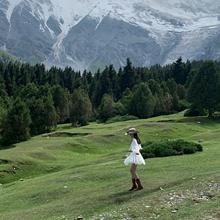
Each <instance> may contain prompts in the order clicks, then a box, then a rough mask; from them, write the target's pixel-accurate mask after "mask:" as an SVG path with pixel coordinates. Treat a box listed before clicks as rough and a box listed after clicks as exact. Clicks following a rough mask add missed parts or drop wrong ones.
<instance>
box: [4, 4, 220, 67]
mask: <svg viewBox="0 0 220 220" xmlns="http://www.w3.org/2000/svg"><path fill="white" fill-rule="evenodd" d="M0 18H1V20H0V31H1V32H0V47H1V48H2V49H3V48H4V50H7V51H8V52H10V53H11V54H13V55H15V56H18V57H21V58H22V59H23V60H25V61H29V62H43V63H45V64H46V65H47V66H52V65H57V66H60V67H65V66H72V67H74V69H77V70H83V69H92V70H93V69H97V68H99V67H100V68H102V67H104V66H105V65H108V64H111V63H113V64H114V65H115V66H116V67H119V66H121V65H124V64H125V61H126V58H127V57H130V58H131V60H132V61H133V63H134V65H139V66H148V65H154V64H156V63H159V64H167V63H170V62H172V61H174V60H176V59H177V58H178V57H179V56H182V57H183V58H184V59H219V57H220V46H219V45H220V44H219V40H218V39H219V34H220V1H215V0H167V1H164V0H142V1H140V0H62V1H61V0H2V1H1V2H0Z"/></svg>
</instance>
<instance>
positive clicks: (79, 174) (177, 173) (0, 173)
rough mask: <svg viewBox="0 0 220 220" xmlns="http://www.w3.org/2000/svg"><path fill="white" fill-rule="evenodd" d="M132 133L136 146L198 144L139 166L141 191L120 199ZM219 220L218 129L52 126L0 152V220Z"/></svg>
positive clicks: (189, 124)
mask: <svg viewBox="0 0 220 220" xmlns="http://www.w3.org/2000/svg"><path fill="white" fill-rule="evenodd" d="M129 127H137V128H138V129H139V130H140V132H141V135H140V137H141V139H142V142H145V141H150V140H160V139H176V138H182V139H185V140H190V141H195V142H197V141H198V142H200V143H201V144H202V145H203V147H204V151H203V152H201V153H196V154H193V155H185V156H176V157H165V158H153V159H147V160H146V165H145V166H139V167H138V173H139V175H140V176H141V179H142V182H143V185H144V190H142V191H138V192H128V189H129V187H130V184H131V183H130V173H129V167H126V166H124V165H123V160H124V157H125V155H126V154H127V151H128V148H129V144H130V138H129V137H128V136H125V135H124V133H125V131H126V130H127V128H129ZM79 217H82V218H83V219H97V220H98V219H100V220H101V219H103V220H105V219H117V220H120V219H124V220H132V219H137V220H143V219H168V220H170V219H171V220H172V219H187V220H189V219H190V220H194V219H198V220H200V219H204V220H206V219H207V220H216V219H220V123H219V122H217V121H209V120H208V119H206V118H203V117H200V118H184V117H183V113H178V114H175V115H170V116H160V117H156V118H151V119H146V120H133V121H125V122H115V123H109V124H97V123H91V124H90V125H88V126H85V127H82V128H72V127H71V126H70V125H60V126H59V127H58V128H57V130H56V132H55V133H53V134H50V135H43V136H36V137H34V138H32V139H31V140H29V141H27V142H23V143H19V144H17V145H16V146H15V147H12V148H8V149H5V150H0V220H41V219H42V220H44V219H46V220H47V219H48V220H64V219H66V220H67V219H68V220H70V219H71V220H73V219H77V218H78V219H79Z"/></svg>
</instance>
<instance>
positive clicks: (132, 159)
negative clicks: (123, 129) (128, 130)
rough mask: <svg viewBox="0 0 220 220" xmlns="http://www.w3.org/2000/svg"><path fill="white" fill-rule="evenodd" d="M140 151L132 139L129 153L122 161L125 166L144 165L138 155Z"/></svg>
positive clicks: (138, 145)
mask: <svg viewBox="0 0 220 220" xmlns="http://www.w3.org/2000/svg"><path fill="white" fill-rule="evenodd" d="M140 149H142V147H141V145H140V144H138V142H137V140H136V139H135V138H133V140H132V142H131V146H130V151H131V153H130V154H129V155H128V157H127V158H126V159H125V160H124V164H125V165H129V164H139V165H140V164H144V165H145V161H144V158H143V157H142V155H141V153H140Z"/></svg>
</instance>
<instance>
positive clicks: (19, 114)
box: [2, 98, 31, 145]
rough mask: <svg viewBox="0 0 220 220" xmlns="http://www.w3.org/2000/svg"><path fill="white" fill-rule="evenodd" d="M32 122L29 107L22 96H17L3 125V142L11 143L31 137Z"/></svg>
mask: <svg viewBox="0 0 220 220" xmlns="http://www.w3.org/2000/svg"><path fill="white" fill-rule="evenodd" d="M30 123H31V118H30V112H29V109H28V108H27V106H26V104H25V103H24V102H22V101H21V99H20V98H16V100H15V101H14V102H13V104H12V107H11V109H10V110H9V112H8V114H7V116H6V119H5V122H4V125H3V135H2V139H3V143H4V144H6V145H10V144H14V143H18V142H20V141H26V140H27V139H29V138H30V132H29V131H30V129H29V126H30Z"/></svg>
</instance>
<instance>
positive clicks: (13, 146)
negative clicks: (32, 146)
mask: <svg viewBox="0 0 220 220" xmlns="http://www.w3.org/2000/svg"><path fill="white" fill-rule="evenodd" d="M15 147H16V146H15V145H14V144H12V145H9V146H4V145H0V151H2V150H8V149H12V148H15Z"/></svg>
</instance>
